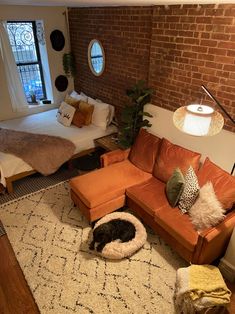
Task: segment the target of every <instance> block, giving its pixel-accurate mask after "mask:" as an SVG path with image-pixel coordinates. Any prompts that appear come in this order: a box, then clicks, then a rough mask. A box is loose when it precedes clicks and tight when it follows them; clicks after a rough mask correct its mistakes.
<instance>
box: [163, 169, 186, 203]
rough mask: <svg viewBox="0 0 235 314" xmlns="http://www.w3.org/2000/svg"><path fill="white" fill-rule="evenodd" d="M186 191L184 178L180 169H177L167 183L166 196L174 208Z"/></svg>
mask: <svg viewBox="0 0 235 314" xmlns="http://www.w3.org/2000/svg"><path fill="white" fill-rule="evenodd" d="M183 189H184V176H183V174H182V172H181V170H180V168H176V169H175V170H174V172H173V173H172V175H171V177H170V179H169V180H168V181H167V183H166V196H167V199H168V202H169V203H170V205H171V206H172V207H175V206H176V205H177V203H178V201H179V198H180V196H181V194H182V192H183Z"/></svg>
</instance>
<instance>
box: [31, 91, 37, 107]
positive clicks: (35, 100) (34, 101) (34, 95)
mask: <svg viewBox="0 0 235 314" xmlns="http://www.w3.org/2000/svg"><path fill="white" fill-rule="evenodd" d="M30 98H31V103H32V104H38V102H37V98H36V94H35V91H33V90H31V91H30Z"/></svg>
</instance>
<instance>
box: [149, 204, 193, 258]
mask: <svg viewBox="0 0 235 314" xmlns="http://www.w3.org/2000/svg"><path fill="white" fill-rule="evenodd" d="M154 220H155V221H156V222H157V223H158V224H159V225H160V226H161V227H162V228H163V229H164V230H166V231H167V232H168V233H169V234H170V235H171V236H172V237H174V238H175V240H176V242H179V243H181V244H182V245H183V246H184V247H186V248H187V249H188V250H189V251H191V252H193V251H194V249H195V246H196V244H197V241H198V233H197V231H196V230H195V229H194V228H193V225H192V223H191V221H190V219H189V215H188V214H182V212H181V211H180V210H179V208H178V207H176V208H172V207H171V206H170V205H166V206H165V207H161V208H159V210H157V211H156V212H155V217H154Z"/></svg>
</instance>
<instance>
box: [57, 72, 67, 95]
mask: <svg viewBox="0 0 235 314" xmlns="http://www.w3.org/2000/svg"><path fill="white" fill-rule="evenodd" d="M68 83H69V82H68V79H67V77H66V76H64V75H59V76H57V78H56V79H55V87H56V88H57V90H58V91H59V92H64V91H65V90H66V89H67V87H68Z"/></svg>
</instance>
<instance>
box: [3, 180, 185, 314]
mask: <svg viewBox="0 0 235 314" xmlns="http://www.w3.org/2000/svg"><path fill="white" fill-rule="evenodd" d="M0 219H1V220H2V222H3V225H4V227H5V229H6V232H7V234H8V237H9V239H10V242H11V244H12V247H13V249H14V252H15V254H16V257H17V259H18V261H19V263H20V266H21V268H22V270H23V272H24V275H25V278H26V280H27V282H28V284H29V287H30V289H31V291H32V293H33V296H34V298H35V301H36V303H37V304H38V307H39V309H40V311H41V313H49V314H50V313H53V314H55V313H56V314H69V313H79V314H88V313H94V314H108V313H112V314H132V313H135V314H143V313H145V314H147V313H149V314H153V313H154V314H158V313H159V314H160V313H167V314H171V313H174V306H173V293H174V286H175V275H176V270H177V269H178V268H179V267H184V266H186V263H185V262H184V261H183V260H182V259H181V258H180V257H179V256H178V255H177V254H176V253H175V252H174V251H173V250H171V248H170V247H169V246H168V245H166V244H165V243H164V242H163V241H162V240H161V239H160V238H159V237H158V236H157V235H156V234H154V233H153V232H151V230H150V229H148V239H147V242H146V244H145V245H144V247H143V248H142V249H140V250H139V251H138V252H137V253H136V254H134V255H133V256H132V257H130V258H127V259H124V260H121V261H110V260H106V259H103V258H101V257H100V256H98V255H96V254H95V253H94V252H93V251H90V250H89V243H90V241H91V227H90V225H89V224H88V222H87V220H86V219H85V218H84V217H83V216H82V215H81V213H80V211H79V209H78V208H76V207H74V206H73V203H72V202H71V199H70V191H69V186H68V182H63V183H60V184H58V185H56V186H54V187H51V188H47V189H43V190H41V191H39V192H36V193H33V194H30V195H27V196H24V197H22V198H19V199H17V200H15V201H11V202H9V203H6V204H4V205H2V206H1V207H0Z"/></svg>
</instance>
